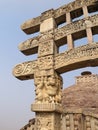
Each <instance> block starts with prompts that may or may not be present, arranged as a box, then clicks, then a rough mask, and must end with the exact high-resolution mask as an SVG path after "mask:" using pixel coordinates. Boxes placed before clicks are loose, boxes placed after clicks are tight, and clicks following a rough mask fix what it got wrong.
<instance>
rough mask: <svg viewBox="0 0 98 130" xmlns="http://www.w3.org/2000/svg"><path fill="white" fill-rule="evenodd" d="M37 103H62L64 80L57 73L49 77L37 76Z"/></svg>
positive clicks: (35, 78) (35, 82) (35, 79)
mask: <svg viewBox="0 0 98 130" xmlns="http://www.w3.org/2000/svg"><path fill="white" fill-rule="evenodd" d="M34 84H35V86H36V88H35V93H36V99H35V103H61V92H62V78H61V77H60V75H58V74H57V73H55V74H54V75H50V76H49V75H48V76H35V77H34Z"/></svg>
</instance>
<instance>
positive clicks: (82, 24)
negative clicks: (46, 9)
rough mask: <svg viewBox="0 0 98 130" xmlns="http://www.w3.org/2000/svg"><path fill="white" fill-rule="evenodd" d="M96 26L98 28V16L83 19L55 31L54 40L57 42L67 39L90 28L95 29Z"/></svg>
mask: <svg viewBox="0 0 98 130" xmlns="http://www.w3.org/2000/svg"><path fill="white" fill-rule="evenodd" d="M88 23H89V24H88ZM95 26H98V15H94V16H91V17H87V18H86V19H82V20H79V21H76V22H73V23H70V24H68V25H66V26H64V27H62V28H60V29H55V31H54V32H55V33H54V35H55V36H54V40H55V41H57V40H59V39H61V38H64V37H66V36H67V35H69V34H74V33H76V32H79V31H82V30H86V29H87V28H88V27H95ZM83 33H84V32H83ZM76 38H77V36H76Z"/></svg>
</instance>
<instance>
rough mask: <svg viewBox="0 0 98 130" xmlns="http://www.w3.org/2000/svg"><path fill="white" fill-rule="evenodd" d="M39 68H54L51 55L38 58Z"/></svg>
mask: <svg viewBox="0 0 98 130" xmlns="http://www.w3.org/2000/svg"><path fill="white" fill-rule="evenodd" d="M38 66H39V70H48V69H53V68H54V57H53V55H49V56H45V57H40V58H38Z"/></svg>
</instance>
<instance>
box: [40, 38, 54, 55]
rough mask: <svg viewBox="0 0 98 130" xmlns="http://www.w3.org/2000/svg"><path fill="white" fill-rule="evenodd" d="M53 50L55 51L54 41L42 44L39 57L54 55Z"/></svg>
mask: <svg viewBox="0 0 98 130" xmlns="http://www.w3.org/2000/svg"><path fill="white" fill-rule="evenodd" d="M53 49H54V41H53V40H49V41H46V42H42V43H40V45H39V50H38V56H39V57H40V56H45V55H50V54H53V53H54V52H53V51H54V50H53Z"/></svg>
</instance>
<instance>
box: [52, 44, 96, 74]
mask: <svg viewBox="0 0 98 130" xmlns="http://www.w3.org/2000/svg"><path fill="white" fill-rule="evenodd" d="M93 59H95V60H96V61H98V43H92V44H87V45H84V46H81V47H77V48H75V49H72V50H69V51H65V52H64V53H61V54H58V55H56V57H55V65H54V68H55V70H58V69H59V70H60V69H61V68H62V67H65V69H64V71H63V72H67V71H68V68H69V69H70V70H73V69H75V65H74V68H73V65H72V64H74V63H83V62H84V61H85V63H86V64H87V65H88V63H89V65H90V64H91V65H93V63H94V62H92V63H91V62H90V60H93ZM86 64H79V67H80V68H81V67H82V65H84V66H86ZM94 64H95V65H98V62H96V63H94ZM76 68H77V66H76ZM60 73H62V70H61V72H60Z"/></svg>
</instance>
